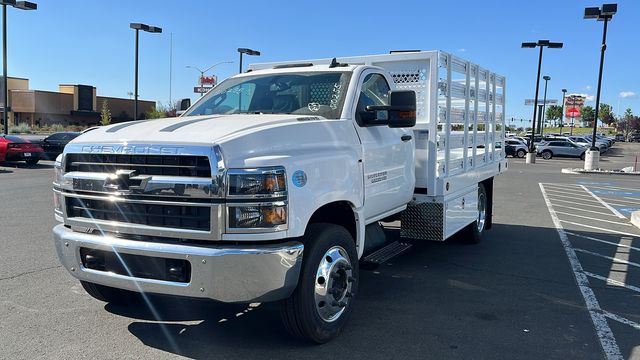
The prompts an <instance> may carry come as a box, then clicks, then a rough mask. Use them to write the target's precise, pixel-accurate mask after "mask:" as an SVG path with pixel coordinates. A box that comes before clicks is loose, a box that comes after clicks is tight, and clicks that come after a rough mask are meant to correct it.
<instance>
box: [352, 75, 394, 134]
mask: <svg viewBox="0 0 640 360" xmlns="http://www.w3.org/2000/svg"><path fill="white" fill-rule="evenodd" d="M390 90H391V88H390V87H389V84H388V83H387V80H386V79H385V78H384V76H382V74H369V75H367V76H366V77H365V78H364V81H363V82H362V88H361V90H360V95H359V97H358V105H357V106H356V116H355V118H356V122H357V123H358V125H362V119H363V116H364V117H366V116H372V117H373V116H375V115H374V113H373V112H370V113H367V112H365V109H366V107H367V106H369V105H388V104H389V91H390Z"/></svg>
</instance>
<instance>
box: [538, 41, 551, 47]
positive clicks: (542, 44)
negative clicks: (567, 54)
mask: <svg viewBox="0 0 640 360" xmlns="http://www.w3.org/2000/svg"><path fill="white" fill-rule="evenodd" d="M536 45H538V46H547V45H549V40H538V43H537V44H536Z"/></svg>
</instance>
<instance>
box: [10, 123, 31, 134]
mask: <svg viewBox="0 0 640 360" xmlns="http://www.w3.org/2000/svg"><path fill="white" fill-rule="evenodd" d="M9 130H10V131H11V132H12V133H19V134H31V127H30V126H29V124H27V123H20V124H18V126H11V127H10V128H9Z"/></svg>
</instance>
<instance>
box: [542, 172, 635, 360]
mask: <svg viewBox="0 0 640 360" xmlns="http://www.w3.org/2000/svg"><path fill="white" fill-rule="evenodd" d="M539 186H540V191H542V196H543V197H544V201H545V203H546V205H547V209H548V210H549V215H550V216H551V220H552V221H553V224H554V226H555V227H556V231H557V232H558V236H559V237H560V241H561V242H562V247H563V248H564V251H565V253H566V254H567V258H568V259H569V264H570V265H571V269H572V270H573V276H574V277H575V279H576V283H577V284H578V289H580V293H581V294H582V298H583V299H584V302H585V304H586V306H587V309H588V310H589V315H590V316H591V322H593V327H594V328H595V330H596V334H597V335H598V340H599V341H600V346H601V347H602V351H603V352H604V355H605V357H606V358H607V359H622V358H623V357H622V354H621V353H620V348H619V347H618V343H617V342H616V338H615V336H613V332H612V331H611V328H610V327H609V324H608V323H607V319H606V318H605V316H604V315H603V313H602V309H601V308H600V304H599V303H598V299H596V295H595V294H594V293H593V290H592V289H591V288H590V287H589V279H587V276H586V275H585V274H584V271H583V269H582V265H581V264H580V260H578V256H577V255H576V252H575V251H574V250H573V247H571V242H569V238H568V237H567V234H566V233H565V232H564V229H563V227H562V224H561V223H560V219H558V215H556V213H555V210H553V207H552V206H551V201H549V198H548V197H547V193H546V192H545V191H544V186H543V185H542V184H539Z"/></svg>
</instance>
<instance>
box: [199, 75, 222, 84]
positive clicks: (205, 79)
mask: <svg viewBox="0 0 640 360" xmlns="http://www.w3.org/2000/svg"><path fill="white" fill-rule="evenodd" d="M217 82H218V79H217V78H216V76H215V75H213V76H200V85H211V86H216V83H217Z"/></svg>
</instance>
